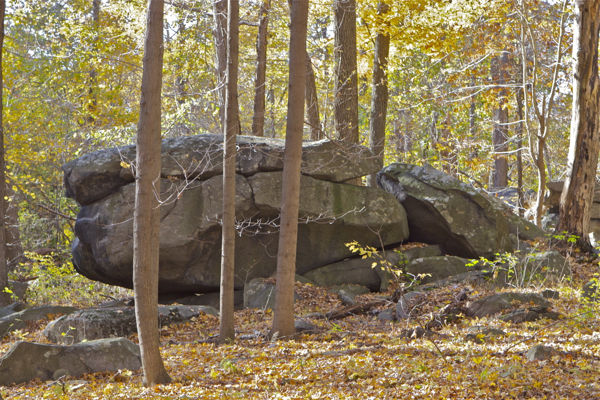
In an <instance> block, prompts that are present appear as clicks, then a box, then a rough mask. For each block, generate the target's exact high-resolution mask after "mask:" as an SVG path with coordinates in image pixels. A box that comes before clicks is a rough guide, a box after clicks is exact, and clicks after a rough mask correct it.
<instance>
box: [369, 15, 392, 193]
mask: <svg viewBox="0 0 600 400" xmlns="http://www.w3.org/2000/svg"><path fill="white" fill-rule="evenodd" d="M388 11H389V6H388V5H387V4H385V3H379V6H378V7H377V12H378V14H386V13H387V12H388ZM389 54H390V36H389V35H387V34H384V33H381V32H378V33H377V36H376V37H375V54H374V56H373V86H372V89H371V118H370V120H369V147H370V149H371V151H372V152H373V154H374V156H375V157H376V159H377V162H378V166H379V170H381V169H383V159H384V155H385V126H386V119H387V107H388V85H387V74H386V69H387V63H388V56H389ZM376 177H377V174H372V175H369V176H367V186H371V187H377V179H376Z"/></svg>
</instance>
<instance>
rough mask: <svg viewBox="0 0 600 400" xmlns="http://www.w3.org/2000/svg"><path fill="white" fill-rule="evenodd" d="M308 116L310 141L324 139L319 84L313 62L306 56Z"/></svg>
mask: <svg viewBox="0 0 600 400" xmlns="http://www.w3.org/2000/svg"><path fill="white" fill-rule="evenodd" d="M305 97H306V115H307V117H308V124H309V125H310V140H321V139H323V130H322V129H321V117H320V116H319V99H318V97H317V82H316V79H315V71H314V69H313V64H312V60H311V58H310V57H309V55H308V53H307V54H306V96H305Z"/></svg>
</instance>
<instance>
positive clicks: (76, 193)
mask: <svg viewBox="0 0 600 400" xmlns="http://www.w3.org/2000/svg"><path fill="white" fill-rule="evenodd" d="M237 143H238V156H237V171H238V173H239V174H241V175H243V176H252V175H254V174H256V173H258V172H269V171H281V170H283V152H284V147H285V140H284V139H270V138H262V137H252V136H238V137H237ZM302 150H303V152H302V160H303V163H302V173H303V174H304V175H307V176H312V177H315V178H317V179H323V180H328V181H333V182H344V181H347V180H349V179H353V178H357V177H361V176H365V175H368V174H370V173H374V172H377V169H378V167H377V162H376V159H375V157H373V155H372V153H370V151H369V150H368V149H366V148H365V147H362V146H353V145H348V144H345V143H343V142H332V141H329V140H321V141H317V142H306V143H305V144H304V145H303V148H302ZM135 157H136V146H134V145H130V146H124V147H120V148H113V149H107V150H101V151H97V152H95V153H91V154H87V155H84V156H83V157H80V158H78V159H76V160H73V161H71V162H69V163H67V164H65V165H63V170H64V172H65V187H66V189H67V196H68V197H72V198H74V199H75V200H76V201H77V202H78V203H79V204H80V205H82V206H84V205H88V204H91V203H93V202H95V201H97V200H100V199H102V198H104V197H106V196H108V195H110V194H111V193H115V192H116V191H118V190H119V188H120V187H122V186H125V185H127V184H128V183H130V182H133V180H134V178H133V176H134V175H133V174H134V172H135V166H134V162H135ZM161 165H162V169H161V177H162V178H165V179H167V178H170V179H181V180H191V179H207V178H210V177H212V176H215V175H219V174H222V173H223V136H222V135H210V134H205V135H196V136H186V137H179V138H169V139H164V140H163V142H162V156H161Z"/></svg>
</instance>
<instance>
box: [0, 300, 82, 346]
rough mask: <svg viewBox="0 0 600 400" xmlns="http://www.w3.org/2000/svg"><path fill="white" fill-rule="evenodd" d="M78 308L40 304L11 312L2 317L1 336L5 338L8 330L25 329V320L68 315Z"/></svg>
mask: <svg viewBox="0 0 600 400" xmlns="http://www.w3.org/2000/svg"><path fill="white" fill-rule="evenodd" d="M77 310H78V309H77V308H75V307H64V306H40V307H33V308H29V309H27V310H24V311H20V312H17V313H13V314H10V315H8V316H6V317H4V318H0V338H3V337H4V335H6V334H7V333H8V332H12V331H16V330H17V329H24V328H25V327H26V324H25V322H27V321H39V320H41V319H44V318H49V317H51V316H56V315H58V314H67V315H68V314H71V313H74V312H75V311H77Z"/></svg>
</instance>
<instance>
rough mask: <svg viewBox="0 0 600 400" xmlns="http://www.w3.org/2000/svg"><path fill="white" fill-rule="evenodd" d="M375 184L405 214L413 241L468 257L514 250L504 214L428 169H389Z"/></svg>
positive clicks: (404, 166)
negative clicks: (404, 210) (436, 246)
mask: <svg viewBox="0 0 600 400" xmlns="http://www.w3.org/2000/svg"><path fill="white" fill-rule="evenodd" d="M377 180H378V183H379V185H380V186H381V187H382V188H383V189H385V190H386V191H388V192H390V193H392V194H394V195H395V196H396V198H397V199H398V201H400V202H401V203H402V205H403V206H404V208H405V209H406V213H407V216H408V227H409V231H410V236H409V240H410V241H416V242H424V243H431V244H439V245H441V246H442V247H443V248H444V250H445V252H446V254H450V255H455V256H459V257H464V258H478V257H480V256H483V257H486V258H490V259H492V258H494V255H495V254H496V253H504V252H511V251H512V250H513V249H512V244H511V241H510V236H509V234H510V231H509V224H508V222H507V219H506V217H505V216H504V215H503V213H502V212H501V211H500V210H499V209H498V208H497V206H495V205H494V204H492V201H491V200H490V199H489V198H488V197H487V196H486V195H483V194H481V193H479V192H477V191H476V190H475V189H474V188H473V187H471V186H469V185H467V184H465V183H463V182H460V181H459V180H458V179H455V178H453V177H451V176H449V175H447V174H445V173H443V172H441V171H438V170H436V169H435V168H433V167H432V166H430V165H424V166H416V165H409V164H391V165H388V166H387V167H385V168H384V169H383V170H382V171H381V172H380V173H379V174H378V175H377Z"/></svg>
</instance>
